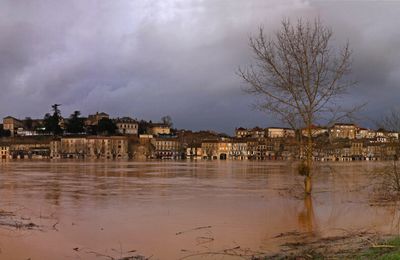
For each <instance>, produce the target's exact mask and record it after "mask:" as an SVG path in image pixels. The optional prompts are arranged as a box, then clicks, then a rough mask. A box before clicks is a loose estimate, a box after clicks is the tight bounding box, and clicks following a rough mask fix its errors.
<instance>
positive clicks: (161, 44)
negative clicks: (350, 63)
mask: <svg viewBox="0 0 400 260" xmlns="http://www.w3.org/2000/svg"><path fill="white" fill-rule="evenodd" d="M0 5H1V8H0V34H1V38H0V57H1V59H0V88H1V93H2V95H1V96H0V102H1V103H0V104H1V110H0V111H1V113H0V116H5V115H9V114H10V115H15V116H18V117H23V116H34V117H41V116H43V114H44V113H46V112H47V110H48V109H49V106H50V104H52V103H56V102H57V103H62V104H63V106H62V111H63V114H64V116H68V114H69V113H71V112H72V111H73V110H75V109H78V110H81V111H82V112H83V113H84V114H87V113H93V112H96V111H107V112H109V113H110V114H111V115H113V116H122V115H129V116H133V117H138V118H146V119H152V120H157V119H159V118H160V117H161V116H163V115H165V114H170V115H171V116H172V118H173V119H174V121H175V125H176V126H178V127H182V128H194V129H204V128H213V129H216V130H221V131H226V132H231V131H232V130H233V128H234V127H235V126H239V125H243V126H254V125H261V126H267V125H268V124H275V123H276V122H275V121H274V120H273V118H272V117H271V116H270V115H266V114H263V113H261V112H257V111H253V110H252V109H251V106H250V105H251V103H252V97H249V96H246V95H244V94H243V93H242V92H241V90H240V88H241V84H242V83H241V81H240V79H239V78H238V77H237V76H236V75H235V71H236V70H237V68H238V66H239V65H245V64H248V63H249V62H250V61H251V53H250V52H249V48H248V44H247V41H248V36H249V35H250V34H251V33H254V32H255V31H256V30H257V27H258V26H259V25H261V24H263V25H264V27H265V29H266V30H267V31H271V32H272V31H273V30H276V29H277V28H278V27H279V24H280V21H281V19H282V18H288V17H289V18H291V19H297V18H299V17H305V18H313V17H315V16H320V17H321V19H322V20H323V21H324V22H325V23H326V24H328V25H330V26H332V28H333V30H334V32H335V40H337V42H338V43H341V44H342V43H344V42H345V41H346V39H349V41H350V43H351V46H352V48H353V50H354V60H355V63H354V77H355V79H356V80H358V82H359V87H358V89H357V90H355V91H353V92H352V93H351V97H350V98H348V99H346V100H347V101H346V102H350V103H351V102H360V101H364V100H369V99H371V98H370V97H374V99H373V102H372V104H371V105H370V106H369V107H368V109H367V112H366V113H367V114H368V116H372V115H378V114H379V113H382V112H383V111H384V110H386V109H387V107H389V106H390V105H391V104H394V103H395V102H396V98H395V97H396V95H397V96H399V94H400V91H399V87H398V85H397V83H398V82H399V81H400V76H399V75H400V73H398V72H399V65H400V59H399V53H400V52H399V48H400V47H399V46H400V44H399V39H400V37H399V33H398V30H397V28H396V27H397V25H396V19H397V17H396V15H397V14H398V13H399V11H400V10H399V7H400V4H396V3H369V4H365V3H362V2H354V3H348V2H339V3H338V2H328V3H327V2H307V1H296V0H293V1H279V0H276V1H265V0H246V1H230V0H219V1H215V0H205V1H200V0H198V1H196V0H193V1H190V0H181V1H167V0H163V1H161V0H160V1H131V0H120V1H100V0H98V1H96V0H88V1H80V0H75V1H54V0H48V1H45V0H37V1H18V0H10V1H2V2H1V4H0Z"/></svg>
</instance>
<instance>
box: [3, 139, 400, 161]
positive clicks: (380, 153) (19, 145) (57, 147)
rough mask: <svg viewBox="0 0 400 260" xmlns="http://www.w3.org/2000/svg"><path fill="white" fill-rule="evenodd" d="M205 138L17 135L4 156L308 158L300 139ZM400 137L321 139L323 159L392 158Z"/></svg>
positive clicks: (318, 155) (318, 148) (317, 155)
mask: <svg viewBox="0 0 400 260" xmlns="http://www.w3.org/2000/svg"><path fill="white" fill-rule="evenodd" d="M207 137H211V139H206V138H203V139H202V140H200V141H199V140H198V139H192V140H190V142H188V140H189V139H188V138H187V137H184V136H182V135H176V136H171V135H160V136H153V135H140V136H139V137H130V136H127V135H119V136H64V137H61V138H53V137H50V136H48V137H41V138H37V137H13V138H2V139H1V141H0V157H1V159H17V158H18V159H25V158H30V159H35V158H38V159H41V158H51V159H57V158H80V159H85V158H87V159H128V158H136V159H185V158H187V159H193V160H200V159H209V160H289V159H299V158H302V157H304V151H303V150H302V149H301V146H300V145H299V142H298V140H297V139H295V138H229V137H220V136H216V135H209V136H207ZM399 150H400V146H399V142H377V141H374V140H371V139H354V140H350V139H340V140H336V141H334V142H332V141H331V140H330V139H329V138H319V139H317V140H316V142H315V144H314V154H313V158H314V160H317V161H350V160H387V159H392V158H395V156H397V155H398V154H399Z"/></svg>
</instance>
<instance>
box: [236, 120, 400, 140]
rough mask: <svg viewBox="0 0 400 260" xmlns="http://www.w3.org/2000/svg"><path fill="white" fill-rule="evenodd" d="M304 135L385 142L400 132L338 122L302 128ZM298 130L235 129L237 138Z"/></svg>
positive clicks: (291, 133) (291, 134) (287, 135)
mask: <svg viewBox="0 0 400 260" xmlns="http://www.w3.org/2000/svg"><path fill="white" fill-rule="evenodd" d="M300 132H301V135H302V136H305V137H307V136H309V135H310V134H311V135H312V136H313V137H318V136H321V135H326V136H329V138H330V139H379V140H381V141H382V142H385V139H399V133H397V132H391V131H385V130H384V129H378V130H372V129H367V128H363V127H359V126H357V125H356V124H344V123H336V124H334V125H332V126H331V127H323V126H315V125H313V126H312V127H311V133H308V129H301V131H300ZM295 136H296V131H295V130H293V129H290V128H281V127H268V128H265V129H263V128H260V127H254V128H251V129H247V128H243V127H239V128H236V129H235V137H237V138H290V137H295Z"/></svg>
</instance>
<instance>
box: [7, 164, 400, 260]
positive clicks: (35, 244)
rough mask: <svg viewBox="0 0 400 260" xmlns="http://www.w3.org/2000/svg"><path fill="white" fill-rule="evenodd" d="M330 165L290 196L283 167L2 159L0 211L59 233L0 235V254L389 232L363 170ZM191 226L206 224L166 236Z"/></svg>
mask: <svg viewBox="0 0 400 260" xmlns="http://www.w3.org/2000/svg"><path fill="white" fill-rule="evenodd" d="M333 167H334V168H335V169H336V171H334V174H333V173H332V171H329V170H327V169H323V170H321V171H320V172H319V174H316V175H315V176H316V179H315V183H314V186H315V189H314V190H315V193H314V194H313V197H310V196H309V197H306V198H305V199H304V200H299V199H298V198H296V197H295V196H293V193H291V192H290V190H291V189H292V188H293V187H295V186H299V187H301V183H302V178H301V176H297V175H296V173H294V172H293V171H292V168H291V166H290V165H288V164H287V163H286V162H268V163H267V162H226V161H225V162H222V161H216V162H165V161H164V162H126V161H120V162H118V161H110V162H104V161H85V162H83V161H59V162H43V161H38V162H29V161H24V162H13V161H10V162H7V163H3V164H0V170H1V173H0V203H1V205H6V204H7V203H10V202H13V203H15V204H18V205H23V206H24V207H25V208H29V209H31V211H30V213H29V214H36V215H46V216H49V215H52V216H54V217H56V218H57V221H59V224H58V226H57V228H58V230H59V231H58V232H56V231H52V232H45V233H40V232H39V233H32V234H31V235H30V236H27V237H25V236H24V237H23V238H22V239H21V238H20V239H18V240H14V239H11V238H8V237H7V236H5V237H4V236H2V241H1V242H2V248H1V249H2V252H1V254H0V258H4V259H9V258H13V259H15V258H17V259H27V258H32V259H43V258H47V259H49V258H50V259H51V258H53V259H60V258H64V257H70V258H76V257H74V256H76V255H75V254H76V252H71V251H73V250H72V248H75V247H86V248H90V249H93V250H94V251H96V252H103V253H105V252H110V250H111V248H116V247H119V246H122V247H123V248H129V249H131V248H132V249H135V250H138V251H140V252H141V253H143V254H144V255H154V258H156V259H176V258H179V257H182V256H184V253H183V252H184V251H182V249H185V250H189V251H190V252H196V251H199V250H204V245H202V244H201V243H200V244H199V243H198V241H199V238H201V237H212V238H213V240H212V242H210V243H207V246H209V247H210V249H215V250H222V249H224V248H228V247H234V246H237V245H240V246H241V247H243V248H251V249H255V250H260V249H261V250H265V251H269V250H271V251H274V250H279V245H280V244H281V243H283V242H284V241H282V239H283V238H282V239H281V240H279V239H274V237H277V236H278V235H279V234H281V233H286V232H293V231H298V232H301V233H307V234H308V235H309V236H316V235H322V236H323V235H330V234H334V232H335V230H339V229H350V228H372V227H373V228H374V229H375V230H378V231H384V232H389V231H397V230H398V228H399V225H398V221H397V220H398V214H399V213H398V210H397V208H394V209H392V208H389V207H376V206H370V201H369V191H368V190H365V189H358V188H357V187H365V186H366V185H365V184H367V183H369V182H370V181H371V179H370V178H369V176H367V175H366V174H365V171H364V170H363V167H370V166H368V165H367V166H363V165H362V164H334V165H333ZM41 221H44V220H43V219H42V220H41ZM199 226H211V228H209V229H207V230H198V231H193V232H188V233H185V234H182V235H180V236H177V235H176V233H177V232H179V231H182V230H190V229H193V228H195V227H199ZM205 232H207V233H205ZM1 235H4V234H2V231H1V229H0V236H1ZM43 245H51V246H52V250H51V252H49V251H48V250H46V249H45V248H43ZM21 248H23V249H24V250H21ZM107 250H108V251H107ZM60 256H62V257H60ZM79 257H81V258H82V259H90V257H93V256H91V255H79Z"/></svg>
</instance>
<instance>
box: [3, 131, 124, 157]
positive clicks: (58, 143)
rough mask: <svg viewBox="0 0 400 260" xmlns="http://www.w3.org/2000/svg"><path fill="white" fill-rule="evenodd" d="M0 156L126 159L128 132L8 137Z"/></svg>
mask: <svg viewBox="0 0 400 260" xmlns="http://www.w3.org/2000/svg"><path fill="white" fill-rule="evenodd" d="M0 156H1V159H26V158H29V159H43V158H53V159H57V158H93V159H96V158H97V159H127V158H128V138H127V137H126V136H85V137H82V136H76V137H63V138H52V137H43V138H34V137H28V138H23V137H19V138H7V139H4V138H3V139H2V140H1V142H0Z"/></svg>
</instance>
